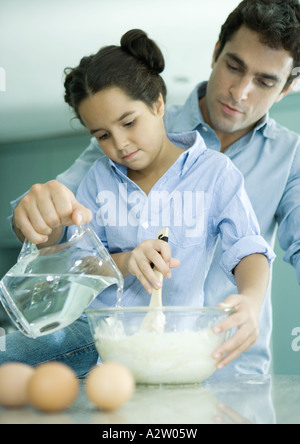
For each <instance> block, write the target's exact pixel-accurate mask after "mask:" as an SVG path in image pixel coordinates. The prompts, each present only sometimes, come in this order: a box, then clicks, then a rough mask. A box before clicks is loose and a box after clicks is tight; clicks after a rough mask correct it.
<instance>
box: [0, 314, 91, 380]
mask: <svg viewBox="0 0 300 444" xmlns="http://www.w3.org/2000/svg"><path fill="white" fill-rule="evenodd" d="M3 348H4V347H2V349H1V350H0V365H1V364H4V363H5V362H11V361H17V362H23V363H24V364H28V365H31V366H33V367H34V366H36V365H38V364H41V363H43V362H47V361H58V362H62V363H64V364H67V365H68V366H69V367H71V368H72V369H73V370H74V371H75V373H76V374H77V376H78V377H83V376H85V375H86V374H87V373H88V372H89V371H90V369H91V368H92V367H93V366H94V365H96V364H97V361H98V357H99V356H98V352H97V350H96V347H95V344H94V341H93V338H92V335H91V332H90V329H89V325H88V322H87V319H85V318H80V319H78V320H77V321H75V322H74V323H73V324H72V325H70V326H69V327H66V328H64V329H63V330H59V331H57V332H55V333H52V334H50V335H47V336H42V337H40V338H37V339H30V338H28V337H26V336H24V335H23V333H20V332H19V331H17V332H13V333H10V334H8V335H7V336H6V337H5V349H4V350H3Z"/></svg>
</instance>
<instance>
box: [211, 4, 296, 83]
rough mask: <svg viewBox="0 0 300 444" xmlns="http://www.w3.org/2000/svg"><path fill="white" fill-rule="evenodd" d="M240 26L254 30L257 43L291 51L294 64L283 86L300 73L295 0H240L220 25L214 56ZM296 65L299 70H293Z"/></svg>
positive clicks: (221, 49) (219, 52)
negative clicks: (216, 50)
mask: <svg viewBox="0 0 300 444" xmlns="http://www.w3.org/2000/svg"><path fill="white" fill-rule="evenodd" d="M243 25H245V26H247V28H249V29H251V30H252V31H255V32H257V33H258V34H259V36H260V41H261V43H263V44H265V45H267V46H269V47H271V48H274V49H285V50H286V51H288V52H289V53H290V54H291V56H292V57H293V59H294V66H293V70H292V72H291V75H290V77H289V78H288V81H287V83H286V85H285V87H284V89H285V88H286V87H288V86H289V85H290V84H291V83H292V82H293V80H294V79H295V78H296V77H297V76H298V77H299V76H300V3H299V0H243V1H242V2H241V3H240V4H239V6H238V7H237V8H236V9H235V10H234V11H233V12H232V13H231V14H230V15H229V17H228V19H227V21H226V22H225V24H224V25H223V27H222V30H221V33H220V36H219V42H220V48H219V51H218V54H217V58H218V57H219V56H220V54H221V52H222V51H223V49H224V47H225V45H226V43H227V42H228V41H229V40H230V39H231V38H232V37H233V35H234V34H235V33H236V32H237V31H238V30H239V29H240V28H241V26H243ZM298 67H299V70H297V69H294V68H298Z"/></svg>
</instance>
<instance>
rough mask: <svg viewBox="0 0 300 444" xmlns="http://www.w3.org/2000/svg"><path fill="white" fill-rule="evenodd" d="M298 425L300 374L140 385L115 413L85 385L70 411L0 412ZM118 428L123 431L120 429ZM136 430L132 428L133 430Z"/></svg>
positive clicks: (27, 418)
mask: <svg viewBox="0 0 300 444" xmlns="http://www.w3.org/2000/svg"><path fill="white" fill-rule="evenodd" d="M16 423H18V424H52V423H59V424H65V423H66V424H102V427H103V428H104V429H105V430H108V431H109V430H111V431H113V430H114V427H116V425H117V424H118V425H119V424H121V425H122V427H123V428H124V430H125V429H126V425H128V429H129V428H132V427H133V426H129V424H131V425H132V424H218V423H221V424H224V423H230V424H232V423H233V424H240V423H246V424H249V423H250V424H300V375H296V376H290V375H285V376H279V375H274V376H238V377H231V378H228V377H226V378H225V377H224V378H214V377H213V378H211V379H210V380H209V381H208V382H206V383H204V384H203V385H202V386H200V385H196V386H195V385H193V386H138V387H137V389H136V391H135V394H134V396H133V398H132V399H131V401H130V402H128V403H127V404H126V405H125V406H123V407H122V408H121V409H119V410H118V411H116V412H114V413H105V412H100V411H98V410H97V409H95V408H94V407H93V406H92V405H91V404H90V403H89V401H88V400H87V398H86V395H85V392H84V381H81V391H80V395H79V397H78V399H77V401H76V402H75V403H74V405H73V406H72V408H70V409H69V410H67V411H66V412H63V413H60V414H53V415H46V414H42V413H39V412H37V411H36V410H34V409H31V408H25V409H22V410H5V409H1V408H0V424H16ZM118 427H119V426H118ZM133 428H134V427H133Z"/></svg>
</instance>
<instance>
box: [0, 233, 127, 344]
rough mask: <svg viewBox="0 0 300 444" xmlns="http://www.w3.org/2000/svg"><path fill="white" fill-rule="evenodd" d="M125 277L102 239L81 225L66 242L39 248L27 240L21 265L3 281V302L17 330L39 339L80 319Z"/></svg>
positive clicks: (0, 297) (0, 289)
mask: <svg viewBox="0 0 300 444" xmlns="http://www.w3.org/2000/svg"><path fill="white" fill-rule="evenodd" d="M114 284H116V285H117V287H118V293H117V298H118V299H120V297H121V294H122V290H123V284H124V281H123V277H122V275H121V273H120V271H119V270H118V268H117V266H116V264H115V263H114V261H113V259H112V258H111V256H110V255H109V253H108V252H107V250H106V249H105V248H104V246H103V244H102V243H101V241H100V239H99V238H98V237H97V235H96V234H95V233H94V232H93V231H92V230H91V229H90V228H86V229H85V230H83V229H82V228H81V227H80V228H78V230H76V231H75V233H74V235H73V236H72V237H71V239H70V240H69V241H68V242H66V243H63V244H60V245H55V246H53V247H45V248H42V249H41V250H38V249H37V247H36V246H35V245H33V244H31V243H30V242H28V241H25V243H24V245H23V248H22V251H21V253H20V256H19V259H18V262H17V264H16V265H15V266H14V267H13V268H12V269H11V270H10V271H9V272H8V273H7V274H6V275H5V276H4V278H3V279H2V281H1V282H0V300H1V302H2V305H3V306H4V308H5V310H6V311H7V313H8V315H9V316H10V318H11V319H12V321H13V323H14V324H15V325H16V326H17V328H18V329H19V330H20V331H21V332H22V333H24V334H25V335H26V336H29V337H31V338H37V337H39V336H44V335H47V334H50V333H53V332H55V331H57V330H60V329H61V328H64V327H66V326H67V325H70V324H72V323H73V322H74V321H75V320H76V319H78V318H79V317H80V316H81V314H82V313H83V312H84V311H85V309H86V308H87V307H88V306H89V305H90V304H91V303H92V302H93V300H94V299H95V298H96V297H97V296H98V295H99V294H100V293H101V292H102V291H103V290H105V289H106V288H107V287H109V286H111V285H114Z"/></svg>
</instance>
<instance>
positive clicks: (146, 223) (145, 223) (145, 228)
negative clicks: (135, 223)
mask: <svg viewBox="0 0 300 444" xmlns="http://www.w3.org/2000/svg"><path fill="white" fill-rule="evenodd" d="M142 227H143V228H144V230H148V228H149V224H148V222H144V223H143V224H142Z"/></svg>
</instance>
